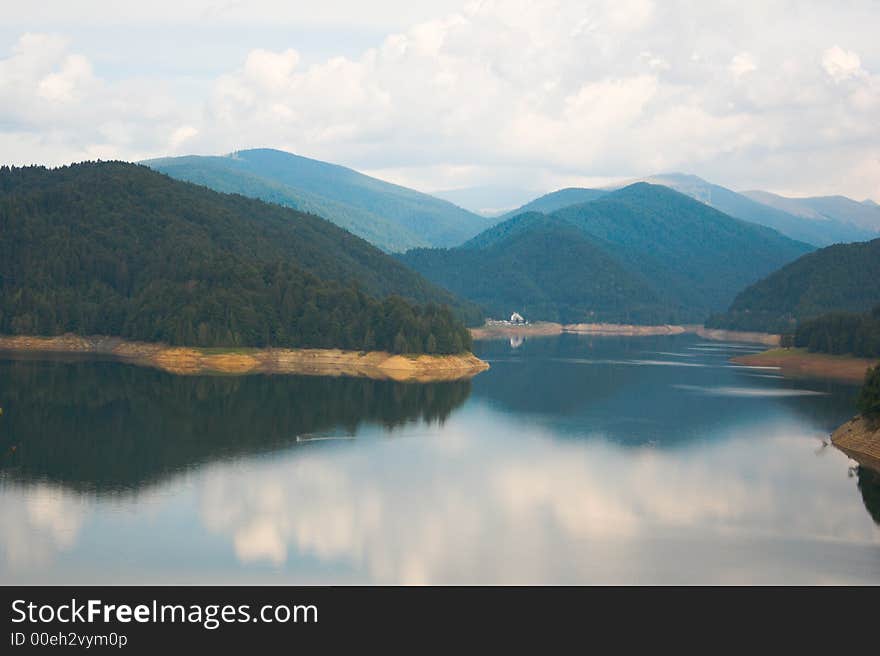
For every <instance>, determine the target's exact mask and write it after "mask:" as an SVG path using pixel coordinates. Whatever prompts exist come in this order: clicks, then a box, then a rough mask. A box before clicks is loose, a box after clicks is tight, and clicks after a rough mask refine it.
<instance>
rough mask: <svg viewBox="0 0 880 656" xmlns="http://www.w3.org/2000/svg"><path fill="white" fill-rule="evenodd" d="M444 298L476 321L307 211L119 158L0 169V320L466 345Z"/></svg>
mask: <svg viewBox="0 0 880 656" xmlns="http://www.w3.org/2000/svg"><path fill="white" fill-rule="evenodd" d="M389 295H395V296H389ZM401 297H402V298H401ZM404 299H405V300H404ZM413 303H422V304H427V305H424V306H421V307H420V306H416V305H414V304H413ZM444 304H456V311H457V312H458V313H459V314H460V315H464V316H467V317H468V318H469V319H470V320H472V321H477V320H478V319H479V312H478V311H477V310H476V308H474V307H473V306H471V305H468V304H462V303H457V302H456V301H455V299H454V298H453V297H452V296H451V295H450V294H449V293H447V292H446V291H444V290H441V289H439V288H438V287H436V286H434V285H432V284H431V283H429V282H427V281H426V280H425V279H424V278H422V277H421V276H419V275H417V274H415V273H413V272H412V271H410V270H408V269H407V268H406V267H404V266H402V265H401V264H400V263H398V262H396V261H395V260H394V259H392V258H391V257H389V256H387V255H385V254H384V253H382V252H381V251H379V250H378V249H377V248H375V247H373V246H371V245H370V244H368V243H366V242H365V241H363V240H362V239H360V238H358V237H355V236H354V235H352V234H350V233H348V232H346V231H344V230H342V229H340V228H338V227H336V226H334V225H333V224H331V223H329V222H327V221H325V220H323V219H321V218H319V217H316V216H312V215H308V214H303V213H300V212H296V211H294V210H291V209H288V208H284V207H281V206H278V205H270V204H267V203H263V202H261V201H257V200H252V199H248V198H244V197H242V196H236V195H226V194H221V193H217V192H214V191H210V190H208V189H205V188H203V187H199V186H196V185H193V184H188V183H184V182H179V181H176V180H172V179H171V178H169V177H167V176H165V175H162V174H160V173H157V172H155V171H152V170H150V169H148V168H146V167H143V166H138V165H134V164H126V163H122V162H99V163H83V164H77V165H73V166H68V167H62V168H58V169H46V168H43V167H27V168H9V167H2V169H0V333H5V334H39V335H54V334H60V333H63V332H68V331H69V332H75V333H79V334H106V335H118V336H121V337H126V338H129V339H137V340H145V341H164V342H168V343H170V344H188V345H194V346H245V345H246V346H268V345H274V346H294V347H296V346H310V347H341V348H355V349H364V350H369V349H387V350H393V351H396V352H402V351H406V352H422V351H434V352H453V351H459V350H462V349H464V348H467V346H468V345H469V337H468V333H467V330H466V329H465V328H464V327H463V326H462V324H461V323H459V321H458V320H457V319H454V318H453V316H452V314H451V312H450V311H448V310H446V309H445V308H444V307H442V306H443V305H444Z"/></svg>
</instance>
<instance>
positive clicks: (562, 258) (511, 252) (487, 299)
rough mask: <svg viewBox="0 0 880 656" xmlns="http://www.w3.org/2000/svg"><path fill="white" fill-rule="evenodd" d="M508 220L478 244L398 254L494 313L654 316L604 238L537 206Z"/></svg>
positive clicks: (646, 289) (655, 308)
mask: <svg viewBox="0 0 880 656" xmlns="http://www.w3.org/2000/svg"><path fill="white" fill-rule="evenodd" d="M513 222H515V223H516V224H517V228H519V229H516V230H510V231H508V232H506V233H505V234H504V235H503V236H501V237H500V238H499V239H496V240H494V241H493V242H492V243H487V244H486V245H485V247H484V248H474V247H470V248H464V247H462V248H458V249H449V250H447V249H415V250H412V251H409V252H408V253H406V254H405V255H403V256H400V257H401V258H402V259H403V261H404V262H406V263H407V264H408V265H410V266H411V267H412V268H414V269H416V270H417V271H420V272H421V273H422V274H423V275H425V276H426V277H428V278H429V279H431V280H433V281H434V282H436V283H438V284H440V285H443V286H444V287H446V288H447V289H450V290H453V291H454V292H455V293H457V294H461V295H463V296H465V297H467V298H468V299H470V300H472V301H474V302H476V303H479V304H480V305H481V306H483V307H484V308H486V310H487V312H488V313H489V314H490V315H491V316H494V317H506V316H509V315H510V314H511V313H512V312H514V311H518V312H521V313H522V314H524V315H525V316H526V317H530V318H532V319H543V320H547V321H560V322H563V323H570V322H580V321H643V322H649V321H651V320H655V321H656V320H659V317H660V315H661V314H662V313H663V311H664V308H663V307H662V305H661V303H660V302H659V299H658V297H657V294H656V293H655V292H654V290H653V289H652V287H651V285H650V284H649V283H648V282H647V281H646V280H644V279H642V278H641V277H640V276H638V275H636V274H633V273H632V272H630V271H627V270H626V269H625V268H624V267H623V266H622V265H621V264H620V263H619V262H618V261H617V260H616V259H615V258H614V257H612V256H611V255H609V253H608V249H607V246H606V245H603V244H600V243H599V242H598V241H597V240H595V239H592V238H591V237H589V235H586V234H585V233H584V232H582V231H581V230H579V229H578V228H576V227H575V226H573V225H570V224H568V223H566V222H565V221H560V220H558V219H556V218H553V217H546V216H544V215H542V214H537V213H533V214H525V215H521V216H519V217H516V219H514V220H513Z"/></svg>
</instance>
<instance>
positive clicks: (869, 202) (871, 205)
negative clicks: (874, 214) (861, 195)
mask: <svg viewBox="0 0 880 656" xmlns="http://www.w3.org/2000/svg"><path fill="white" fill-rule="evenodd" d="M862 204H863V205H867V206H868V207H880V205H878V204H877V203H875V202H874V201H873V200H872V199H870V198H866V199H865V200H863V201H862Z"/></svg>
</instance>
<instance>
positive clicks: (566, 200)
mask: <svg viewBox="0 0 880 656" xmlns="http://www.w3.org/2000/svg"><path fill="white" fill-rule="evenodd" d="M607 193H608V191H607V190H605V189H584V188H582V187H567V188H565V189H560V190H558V191H552V192H550V193H549V194H544V195H543V196H541V197H540V198H535V199H534V200H532V201H530V202H528V203H526V204H525V205H523V206H522V207H519V208H517V209H515V210H511V211H510V212H507V213H506V214H504V215H503V217H502V218H505V219H506V218H511V217H514V216H516V215H517V214H522V213H523V212H541V213H542V214H550V213H551V212H555V211H556V210H559V209H562V208H563V207H568V206H569V205H577V204H579V203H588V202H590V201H591V200H596V199H597V198H601V197H602V196H604V195H605V194H607Z"/></svg>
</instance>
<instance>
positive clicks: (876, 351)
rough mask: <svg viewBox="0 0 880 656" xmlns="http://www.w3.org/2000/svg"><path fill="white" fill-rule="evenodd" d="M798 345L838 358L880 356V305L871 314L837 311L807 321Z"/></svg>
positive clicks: (799, 331) (797, 338) (796, 339)
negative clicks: (845, 356) (843, 356)
mask: <svg viewBox="0 0 880 656" xmlns="http://www.w3.org/2000/svg"><path fill="white" fill-rule="evenodd" d="M794 345H795V346H800V347H805V348H807V349H809V350H810V351H819V352H822V353H833V354H836V355H844V354H846V355H857V356H859V357H863V358H874V357H880V305H878V306H877V307H875V308H874V309H873V310H872V311H871V312H869V313H865V314H854V313H850V312H833V313H830V314H824V315H822V316H820V317H816V318H815V319H809V320H807V321H803V322H802V323H801V324H800V325H798V327H797V331H796V332H795V333H794Z"/></svg>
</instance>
